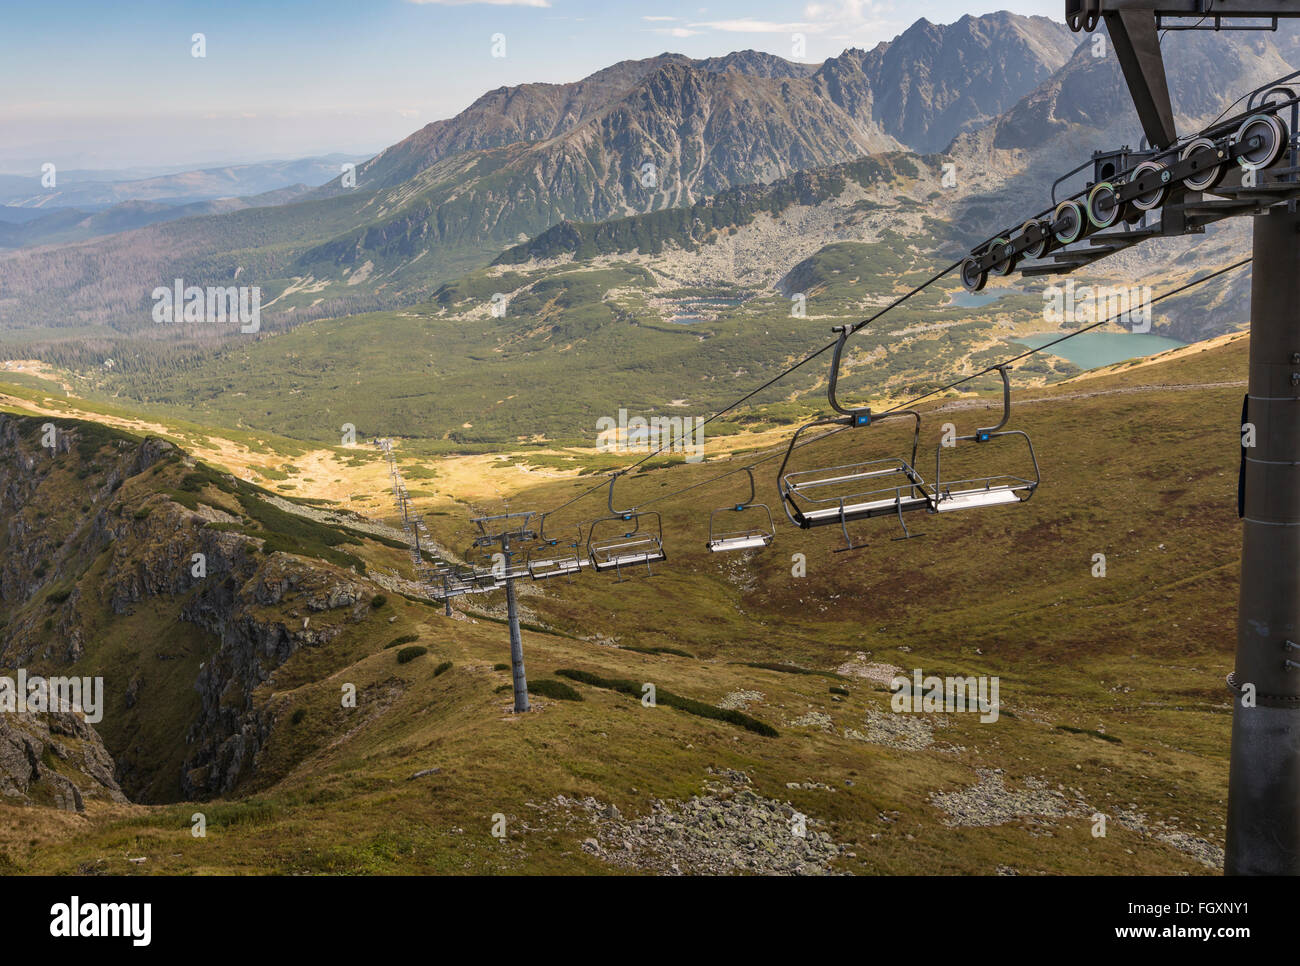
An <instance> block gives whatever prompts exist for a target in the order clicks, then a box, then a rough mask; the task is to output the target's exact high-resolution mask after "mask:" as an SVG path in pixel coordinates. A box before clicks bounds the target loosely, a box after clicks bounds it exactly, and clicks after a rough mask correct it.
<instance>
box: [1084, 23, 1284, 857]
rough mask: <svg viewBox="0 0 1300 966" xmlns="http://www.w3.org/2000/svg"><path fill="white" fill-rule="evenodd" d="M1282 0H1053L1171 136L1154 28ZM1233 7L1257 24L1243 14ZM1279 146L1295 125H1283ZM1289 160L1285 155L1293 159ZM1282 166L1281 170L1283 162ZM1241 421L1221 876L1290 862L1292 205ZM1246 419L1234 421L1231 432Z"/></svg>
mask: <svg viewBox="0 0 1300 966" xmlns="http://www.w3.org/2000/svg"><path fill="white" fill-rule="evenodd" d="M1281 17H1300V5H1298V4H1297V3H1295V0H1066V4H1065V19H1066V22H1067V23H1068V24H1069V26H1070V28H1071V29H1072V30H1076V31H1079V30H1088V31H1091V30H1094V29H1096V27H1097V25H1098V22H1099V21H1104V22H1105V24H1106V29H1107V31H1108V32H1109V34H1110V38H1111V43H1112V44H1113V46H1114V48H1115V54H1116V57H1117V58H1118V59H1119V63H1120V67H1121V69H1122V70H1123V72H1124V79H1125V81H1126V82H1127V83H1128V88H1129V93H1130V94H1131V95H1132V97H1133V105H1134V107H1135V108H1136V109H1137V115H1138V119H1139V120H1140V121H1141V122H1142V129H1143V131H1144V133H1145V134H1146V137H1147V140H1148V141H1149V142H1150V144H1151V146H1152V147H1154V148H1168V147H1170V146H1172V145H1174V144H1175V143H1176V142H1177V140H1178V133H1177V130H1176V128H1175V125H1174V114H1173V108H1172V106H1171V104H1170V100H1169V86H1168V83H1167V81H1166V77H1165V67H1164V60H1163V58H1162V56H1161V51H1160V39H1159V38H1160V33H1159V32H1160V30H1161V29H1166V30H1188V29H1197V30H1241V29H1255V30H1258V29H1266V30H1267V29H1272V30H1276V29H1277V24H1278V19H1279V18H1281ZM1245 19H1251V20H1256V21H1259V20H1263V21H1265V22H1264V23H1258V22H1256V23H1243V22H1242V21H1243V20H1245ZM1291 138H1292V148H1293V154H1292V157H1293V158H1294V157H1296V154H1295V152H1294V149H1295V148H1297V147H1300V144H1297V143H1296V140H1295V138H1296V134H1295V131H1294V127H1293V130H1292V132H1291ZM1293 164H1294V161H1293ZM1293 173H1294V172H1293ZM1253 254H1254V263H1253V269H1254V278H1253V281H1252V294H1251V306H1250V309H1251V314H1250V378H1249V388H1248V389H1247V397H1246V407H1245V416H1244V417H1243V422H1244V423H1247V424H1249V425H1250V426H1252V427H1253V428H1254V437H1255V445H1254V446H1253V447H1250V448H1247V447H1246V446H1245V445H1243V451H1242V473H1241V483H1240V486H1241V492H1240V494H1239V501H1238V502H1239V509H1240V513H1241V516H1242V522H1243V531H1242V552H1241V592H1240V594H1241V595H1240V601H1239V608H1238V616H1237V658H1236V666H1235V669H1234V671H1233V673H1232V675H1231V676H1230V677H1229V679H1228V682H1229V685H1230V686H1231V689H1232V691H1233V692H1234V697H1233V714H1232V749H1231V754H1230V765H1229V769H1230V770H1229V778H1228V834H1227V850H1226V856H1225V863H1224V871H1225V872H1226V873H1227V874H1229V875H1297V874H1300V214H1297V211H1296V201H1295V200H1291V201H1289V202H1288V203H1287V204H1285V205H1279V206H1274V207H1270V208H1268V210H1267V213H1265V214H1260V215H1257V217H1256V218H1255V230H1254V253H1253ZM1245 431H1246V427H1245V426H1243V432H1245Z"/></svg>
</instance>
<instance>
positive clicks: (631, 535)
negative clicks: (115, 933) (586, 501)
mask: <svg viewBox="0 0 1300 966" xmlns="http://www.w3.org/2000/svg"><path fill="white" fill-rule="evenodd" d="M621 475H622V474H621V473H616V474H614V477H613V478H612V479H611V480H610V481H609V509H610V516H607V517H601V518H600V519H598V520H593V521H592V523H591V529H590V530H589V531H588V532H587V559H588V560H590V561H591V568H592V569H593V570H594V571H596V573H608V572H609V571H611V570H612V571H615V572H616V573H618V574H619V575H620V576H621V575H622V572H623V568H625V567H639V566H642V565H644V566H645V568H646V571H647V572H648V573H651V574H653V570H651V568H650V565H651V564H653V563H658V562H659V561H662V560H667V559H668V557H667V555H666V554H665V553H664V531H663V520H662V519H661V518H660V516H659V514H658V513H656V512H654V511H653V510H652V511H649V512H647V511H645V510H638V509H637V508H635V507H633V508H632V509H630V510H615V509H614V482H615V481H616V480H617V479H618V477H619V476H621Z"/></svg>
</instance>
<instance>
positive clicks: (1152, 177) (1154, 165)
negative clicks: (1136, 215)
mask: <svg viewBox="0 0 1300 966" xmlns="http://www.w3.org/2000/svg"><path fill="white" fill-rule="evenodd" d="M1168 171H1169V169H1168V168H1166V167H1165V165H1163V164H1161V163H1160V162H1159V161H1143V162H1142V163H1141V164H1139V165H1138V166H1137V167H1136V168H1134V169H1133V174H1132V175H1131V176H1130V178H1129V183H1130V184H1132V183H1134V182H1137V181H1142V182H1150V183H1151V185H1152V187H1151V189H1150V190H1149V191H1143V192H1142V193H1141V194H1140V195H1138V196H1137V197H1135V198H1134V199H1133V207H1134V208H1136V209H1138V210H1139V211H1154V210H1155V209H1156V208H1159V207H1160V206H1161V205H1163V204H1164V203H1165V198H1167V197H1168V196H1169V180H1168V177H1169V175H1168Z"/></svg>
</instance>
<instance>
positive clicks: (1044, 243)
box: [1020, 218, 1052, 258]
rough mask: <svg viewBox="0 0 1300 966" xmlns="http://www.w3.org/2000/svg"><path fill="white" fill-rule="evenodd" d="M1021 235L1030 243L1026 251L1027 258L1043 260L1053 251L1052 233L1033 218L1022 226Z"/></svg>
mask: <svg viewBox="0 0 1300 966" xmlns="http://www.w3.org/2000/svg"><path fill="white" fill-rule="evenodd" d="M1020 234H1021V235H1023V236H1024V237H1025V239H1026V240H1027V241H1028V242H1029V246H1028V247H1027V248H1026V249H1025V257H1026V258H1042V257H1043V256H1044V255H1046V254H1047V253H1048V252H1049V251H1050V250H1051V247H1052V233H1051V232H1050V231H1048V230H1047V229H1046V228H1044V227H1043V225H1042V224H1041V223H1040V222H1038V221H1036V220H1034V219H1032V218H1031V219H1030V220H1029V221H1027V222H1025V223H1024V225H1022V226H1021V228H1020Z"/></svg>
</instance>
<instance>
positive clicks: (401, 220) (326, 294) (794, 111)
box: [0, 14, 1075, 331]
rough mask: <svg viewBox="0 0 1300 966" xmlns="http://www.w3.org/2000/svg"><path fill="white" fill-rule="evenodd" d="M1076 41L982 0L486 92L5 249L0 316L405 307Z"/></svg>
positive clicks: (860, 138)
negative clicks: (497, 263) (175, 216)
mask: <svg viewBox="0 0 1300 966" xmlns="http://www.w3.org/2000/svg"><path fill="white" fill-rule="evenodd" d="M1074 46H1075V38H1074V37H1073V36H1072V35H1071V34H1070V33H1069V32H1068V31H1067V30H1066V29H1065V28H1064V27H1063V26H1062V25H1061V24H1058V23H1055V22H1053V21H1051V20H1048V19H1046V18H1022V17H1016V16H1013V15H1010V14H993V15H989V16H987V17H980V18H975V17H965V18H963V19H962V20H960V21H958V22H957V23H955V24H952V25H949V26H936V25H933V24H930V23H928V22H927V21H918V23H917V24H915V25H914V26H913V27H912V28H910V29H909V30H908V31H906V32H905V33H904V34H902V35H901V36H900V37H898V38H897V39H896V40H895V41H893V42H892V43H889V44H882V45H880V46H878V47H877V48H875V49H874V50H872V51H856V50H850V51H846V52H845V53H844V54H842V55H841V56H839V57H836V58H832V59H831V60H828V61H827V62H825V63H824V64H822V65H820V66H818V67H815V68H814V67H812V66H811V65H803V64H793V63H790V62H788V61H784V60H782V59H780V58H776V57H773V56H771V55H768V54H760V53H756V52H753V51H746V52H741V53H738V54H732V55H729V56H727V57H722V58H713V59H708V60H701V61H691V60H688V59H686V58H683V57H681V56H680V55H673V54H666V55H662V56H660V57H656V58H651V59H649V60H643V61H633V62H625V63H621V64H617V65H614V66H613V67H610V68H607V69H605V70H603V71H600V72H598V73H596V74H594V75H592V76H591V77H589V78H586V79H584V80H582V81H579V82H577V83H575V84H568V85H524V86H522V87H519V88H510V89H501V90H498V91H492V92H489V93H488V94H486V95H484V96H483V97H482V98H480V99H479V101H477V102H475V104H473V105H471V106H470V107H469V108H467V109H466V110H465V111H464V112H462V113H461V114H460V115H458V116H457V117H455V118H452V119H450V120H447V121H440V122H436V123H434V124H431V125H428V126H426V127H425V128H423V129H421V130H420V131H418V132H416V133H415V134H413V135H412V136H411V137H409V138H407V139H406V140H404V141H402V142H400V143H399V144H397V145H394V146H393V147H391V148H389V149H388V150H386V151H384V152H382V153H381V154H379V155H378V156H376V157H375V158H374V159H372V160H371V161H369V162H367V163H365V164H362V165H361V166H359V168H358V170H357V179H356V187H345V186H344V185H343V183H342V180H341V179H340V180H339V181H338V182H336V183H331V184H330V185H328V186H325V187H324V188H322V189H320V190H319V191H318V192H316V193H315V194H314V195H312V196H311V197H310V198H308V199H306V200H303V201H300V202H297V203H294V204H288V205H282V206H278V207H276V208H273V209H262V208H259V209H257V210H252V211H249V210H245V211H238V212H233V213H229V214H223V215H218V216H213V217H203V218H187V219H183V220H180V221H177V222H173V223H169V224H166V225H154V226H150V227H147V228H143V229H141V230H139V231H136V232H130V233H125V234H122V235H116V236H113V237H111V238H108V239H101V240H99V241H95V242H91V243H89V244H84V245H78V246H75V247H72V248H69V247H66V246H65V247H60V248H55V249H50V250H36V251H24V252H18V253H13V254H10V255H7V256H3V257H0V326H3V327H5V328H15V327H22V328H27V327H32V326H38V327H47V328H51V329H55V330H57V329H58V328H59V327H66V326H77V327H81V328H84V327H85V326H109V327H112V328H114V329H118V330H124V331H131V330H138V329H141V328H146V327H149V326H150V325H151V323H150V316H149V311H148V309H149V308H150V306H149V293H150V292H151V291H152V290H153V289H154V288H155V287H156V285H158V284H159V281H158V280H159V279H160V278H162V279H168V280H170V279H174V278H177V277H183V278H185V279H186V281H187V282H189V283H192V284H199V285H203V284H230V282H231V280H232V279H234V278H236V277H238V278H239V279H240V281H241V283H247V282H249V281H255V282H257V283H259V284H260V285H261V287H262V290H263V298H264V302H266V303H269V305H268V309H269V311H268V313H267V314H268V318H267V324H268V325H270V326H276V325H284V324H288V323H291V322H293V321H299V320H301V319H303V318H310V317H315V316H320V315H327V314H339V312H340V311H341V310H348V311H356V310H359V309H361V308H380V307H390V306H395V305H400V304H404V303H409V302H412V301H416V300H418V299H420V298H422V297H425V296H427V294H429V293H430V292H432V290H433V289H434V288H436V286H437V284H439V283H441V282H443V281H446V280H447V279H449V278H452V277H454V276H455V275H457V274H460V273H462V272H464V271H466V270H468V269H471V268H473V267H476V266H479V265H483V264H486V263H487V262H489V261H491V260H492V259H493V258H494V257H495V256H496V255H497V254H498V253H499V252H500V251H501V250H502V249H503V248H505V247H507V246H509V245H512V244H516V243H517V242H519V241H520V240H521V237H531V236H532V235H535V234H537V233H539V232H541V231H544V230H545V229H547V228H548V227H550V226H551V225H554V224H556V223H558V222H560V221H563V220H566V219H567V220H601V219H604V218H608V217H611V216H617V215H626V214H632V213H636V212H645V211H652V210H657V209H661V208H667V207H674V206H679V205H683V204H691V203H693V202H695V201H697V200H699V199H700V198H703V197H705V196H707V195H709V194H712V193H714V192H717V191H721V190H725V189H726V188H729V187H732V186H735V185H741V184H747V183H755V182H758V183H762V182H769V181H773V180H776V179H779V178H782V177H785V176H788V175H790V174H792V173H794V172H796V171H798V170H803V169H808V168H815V167H820V166H825V165H831V164H836V163H840V162H843V161H848V160H852V159H854V158H858V157H862V156H863V155H867V154H873V153H878V152H881V151H890V150H899V149H901V148H905V147H906V148H914V149H916V150H931V149H932V148H933V147H934V146H935V145H940V144H944V143H946V142H947V141H949V140H951V138H952V137H953V136H954V135H955V134H957V133H960V132H962V131H964V130H968V129H969V128H970V126H971V125H973V124H979V123H981V122H982V121H984V120H986V119H988V118H991V117H996V116H998V115H1000V114H1001V113H1002V112H1003V111H1005V110H1006V109H1007V107H1008V106H1010V105H1012V104H1014V103H1016V102H1017V101H1018V99H1019V98H1021V97H1023V96H1024V95H1025V94H1027V93H1029V92H1030V91H1032V90H1033V89H1034V88H1035V87H1036V86H1037V85H1039V84H1040V83H1042V82H1044V81H1045V80H1047V79H1048V78H1050V77H1051V76H1052V75H1053V74H1054V72H1055V71H1057V70H1058V69H1059V68H1060V67H1061V65H1062V64H1064V63H1065V62H1066V60H1067V59H1068V57H1069V56H1070V53H1071V51H1072V50H1073V48H1074ZM903 63H906V64H908V65H909V66H908V69H907V70H901V69H900V67H899V65H900V64H903ZM1007 65H1013V66H1011V67H1008V66H1007ZM970 78H975V79H977V80H978V83H977V84H974V85H972V84H969V83H968V81H969V79H970ZM646 165H653V168H652V169H648V168H646Z"/></svg>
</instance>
